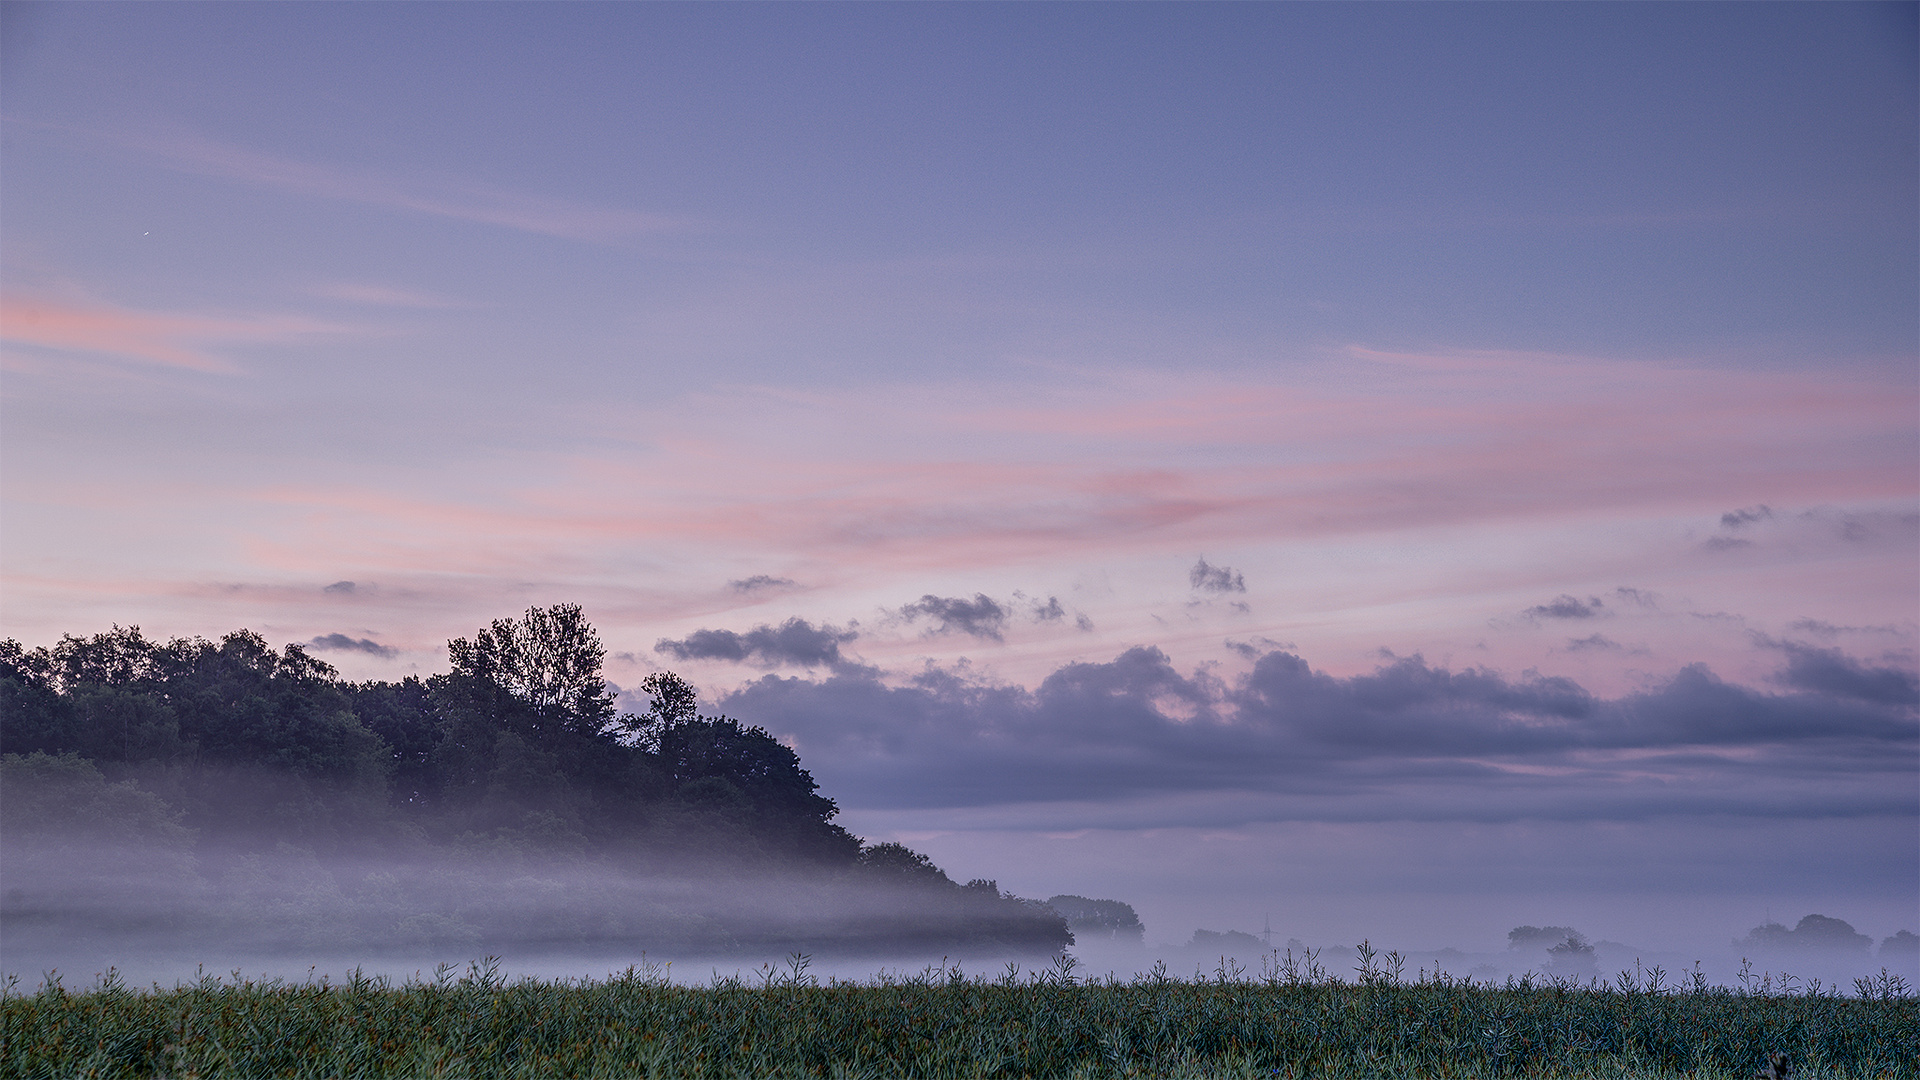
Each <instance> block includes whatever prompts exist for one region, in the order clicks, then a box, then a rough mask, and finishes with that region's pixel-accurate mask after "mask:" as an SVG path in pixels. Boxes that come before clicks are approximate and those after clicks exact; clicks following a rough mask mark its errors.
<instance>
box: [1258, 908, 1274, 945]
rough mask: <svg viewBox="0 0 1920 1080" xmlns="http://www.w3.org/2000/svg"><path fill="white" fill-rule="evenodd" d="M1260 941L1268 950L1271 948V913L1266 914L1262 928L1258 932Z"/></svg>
mask: <svg viewBox="0 0 1920 1080" xmlns="http://www.w3.org/2000/svg"><path fill="white" fill-rule="evenodd" d="M1260 940H1261V941H1264V942H1266V943H1267V948H1269V949H1271V948H1273V912H1271V911H1269V912H1267V914H1266V917H1265V919H1264V920H1263V927H1262V929H1261V931H1260Z"/></svg>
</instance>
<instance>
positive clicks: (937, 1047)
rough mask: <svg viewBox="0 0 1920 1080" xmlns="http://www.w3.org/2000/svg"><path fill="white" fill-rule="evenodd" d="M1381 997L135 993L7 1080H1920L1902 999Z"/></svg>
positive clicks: (1639, 981) (412, 989)
mask: <svg viewBox="0 0 1920 1080" xmlns="http://www.w3.org/2000/svg"><path fill="white" fill-rule="evenodd" d="M1363 957H1365V958H1366V962H1365V966H1364V967H1363V969H1362V970H1361V971H1360V972H1359V976H1360V977H1359V978H1358V980H1357V981H1353V982H1344V981H1341V980H1338V979H1334V978H1329V977H1328V976H1327V975H1326V973H1325V972H1323V971H1321V970H1319V968H1318V966H1317V965H1316V964H1313V963H1312V962H1311V961H1309V962H1308V963H1307V964H1306V965H1304V966H1303V965H1301V964H1298V963H1296V962H1294V960H1293V958H1291V957H1288V958H1287V959H1286V960H1285V961H1281V962H1278V963H1270V964H1268V965H1266V967H1265V969H1264V970H1263V972H1262V973H1261V975H1259V976H1249V975H1248V974H1247V973H1245V972H1244V971H1242V970H1240V969H1239V968H1237V967H1236V966H1235V965H1233V964H1232V963H1231V962H1230V961H1222V962H1221V965H1220V967H1219V969H1218V970H1217V971H1216V973H1215V977H1213V978H1209V979H1196V980H1192V981H1188V980H1182V979H1177V978H1169V977H1167V976H1166V975H1165V974H1164V972H1161V971H1156V972H1153V973H1149V974H1148V975H1145V976H1141V977H1136V978H1133V979H1131V980H1126V981H1122V980H1119V979H1115V978H1111V977H1108V978H1105V979H1084V980H1083V979H1080V978H1077V977H1076V976H1075V973H1074V970H1073V966H1072V962H1071V961H1070V960H1065V959H1063V960H1062V961H1060V962H1058V963H1056V965H1055V966H1054V967H1052V968H1050V969H1046V970H1041V971H1037V972H1022V971H1019V970H1018V969H1014V968H1008V969H1007V970H1004V971H1002V972H1000V973H998V974H997V975H994V976H982V975H974V974H970V973H967V972H964V971H962V970H960V969H958V968H951V967H943V968H938V969H934V968H929V969H926V970H923V971H921V972H920V973H918V974H915V975H910V976H888V975H882V976H879V977H876V978H875V979H873V980H871V981H866V982H860V983H850V982H840V981H829V982H827V983H825V984H822V983H820V982H819V981H818V980H816V979H814V978H812V977H811V976H809V975H808V974H807V971H806V967H807V964H806V960H805V958H804V957H800V956H796V957H794V958H793V959H792V960H791V961H790V962H789V964H788V966H787V967H785V968H779V969H776V968H773V967H771V966H769V967H766V968H763V969H762V970H761V971H760V972H759V974H758V975H757V976H755V977H752V978H741V977H739V976H733V977H726V978H722V977H718V976H716V977H715V978H714V979H712V980H711V981H710V982H709V983H707V984H705V985H696V986H687V985H677V984H675V983H674V982H672V981H670V980H669V979H667V978H666V977H665V971H664V970H663V969H660V968H647V969H644V970H643V969H628V970H627V971H626V972H624V973H621V974H619V975H615V976H612V977H610V978H608V979H606V980H602V981H579V982H572V981H557V982H540V981H534V980H520V981H508V980H507V979H505V978H504V977H502V976H501V975H500V974H499V969H498V966H497V965H495V964H492V963H489V962H481V963H476V964H474V965H471V966H470V968H469V969H468V971H467V972H466V973H465V975H464V976H461V977H457V978H456V977H455V976H454V974H453V972H452V970H451V969H449V968H441V969H440V970H439V971H437V972H436V973H435V975H434V976H433V977H431V978H429V979H415V980H410V981H409V982H407V983H404V984H401V985H394V984H391V983H389V982H388V981H386V980H383V979H366V978H360V977H353V978H350V979H348V980H347V981H346V982H344V983H331V982H329V981H327V980H325V979H320V980H314V981H309V982H305V983H299V984H290V983H283V982H278V981H266V982H250V981H247V980H243V979H239V978H237V977H236V978H232V979H221V978H216V977H212V976H208V977H204V978H202V979H200V980H199V981H198V982H197V983H193V984H186V985H181V986H178V987H175V988H173V989H170V990H163V989H159V988H154V989H151V990H147V991H137V990H133V989H130V988H129V987H127V986H125V985H124V984H122V983H121V982H120V981H119V980H118V979H117V978H116V977H115V976H113V975H112V973H109V974H108V976H107V977H105V978H104V979H102V980H101V981H100V982H99V983H98V984H97V985H95V986H93V987H90V988H88V989H85V990H83V991H69V990H67V989H64V988H62V987H61V986H59V985H58V982H57V981H49V982H48V983H47V984H45V985H43V986H42V987H41V988H40V989H38V990H37V991H34V992H32V993H27V992H23V991H22V990H21V989H20V988H19V986H18V984H17V983H9V984H8V985H7V988H6V995H5V998H4V1000H0V1041H3V1042H4V1048H3V1049H0V1075H5V1076H8V1077H21V1078H26V1077H82V1076H86V1077H113V1076H127V1077H133V1076H168V1077H177V1076H202V1077H216V1076H219V1077H248V1078H253V1077H269V1076H288V1077H336V1076H446V1077H463V1076H488V1077H493V1076H499V1077H552V1076H608V1077H627V1076H675V1077H679V1076H686V1077H702V1076H715V1077H719V1076H819V1077H858V1076H870V1077H893V1076H927V1077H935V1076H939V1077H945V1076H956V1077H974V1076H979V1077H988V1076H1005V1077H1027V1076H1031V1077H1055V1076H1058V1077H1106V1076H1116V1077H1119V1076H1204V1077H1216V1076H1217V1077H1229V1076H1232V1077H1243V1076H1244V1077H1275V1076H1279V1077H1306V1076H1423V1077H1425V1076H1433V1077H1454V1076H1458V1077H1477V1076H1509V1075H1522V1076H1573V1077H1622V1078H1627V1077H1652V1076H1682V1075H1684V1076H1701V1077H1707V1076H1716V1077H1743V1078H1744V1077H1751V1076H1752V1075H1754V1073H1755V1071H1756V1070H1757V1069H1760V1068H1763V1067H1765V1066H1766V1065H1767V1064H1768V1063H1769V1062H1770V1060H1771V1059H1772V1058H1773V1055H1776V1054H1779V1055H1785V1063H1786V1064H1787V1065H1788V1066H1789V1067H1790V1068H1791V1070H1792V1074H1793V1075H1794V1076H1796V1077H1803V1078H1813V1077H1858V1078H1867V1077H1876V1078H1877V1077H1890V1078H1901V1077H1915V1076H1920V1006H1917V1004H1916V1002H1915V1000H1914V998H1913V997H1912V996H1911V995H1910V993H1909V992H1908V990H1907V988H1906V986H1905V985H1904V983H1903V982H1902V981H1901V980H1898V979H1886V978H1883V979H1881V980H1876V981H1867V980H1862V981H1861V982H1860V983H1859V984H1858V985H1857V986H1856V987H1855V988H1854V990H1855V992H1854V993H1851V994H1848V995H1846V996H1841V995H1839V994H1836V993H1834V992H1833V991H1832V989H1831V988H1829V989H1828V990H1827V991H1826V992H1814V991H1812V990H1811V989H1810V988H1806V987H1797V988H1795V992H1786V993H1783V992H1780V991H1779V988H1778V987H1776V986H1775V985H1773V984H1772V983H1771V982H1768V983H1766V984H1764V985H1763V984H1761V983H1759V982H1758V981H1750V982H1749V983H1748V984H1747V985H1744V986H1742V987H1739V988H1732V989H1729V988H1723V987H1713V986H1708V985H1707V984H1706V982H1705V980H1703V979H1683V980H1681V981H1680V982H1679V984H1678V985H1673V984H1671V983H1670V982H1669V980H1668V977H1667V975H1666V973H1664V972H1661V971H1658V970H1655V971H1648V972H1623V973H1622V974H1621V975H1620V976H1618V977H1616V979H1615V980H1613V981H1612V982H1610V983H1606V984H1602V983H1599V982H1597V981H1593V980H1590V981H1589V982H1588V983H1586V984H1585V985H1576V984H1574V983H1572V982H1571V981H1568V980H1560V981H1553V980H1549V981H1546V982H1544V983H1536V982H1534V981H1532V980H1519V981H1513V980H1510V981H1509V982H1507V983H1505V984H1503V985H1498V986H1495V985H1491V984H1476V983H1473V982H1470V981H1465V980H1458V979H1453V978H1450V977H1448V976H1445V975H1439V976H1431V975H1419V976H1416V977H1414V978H1412V979H1405V978H1402V977H1401V972H1400V971H1399V970H1398V969H1397V957H1394V956H1393V955H1392V954H1388V955H1387V956H1386V957H1384V958H1381V960H1380V962H1378V963H1375V962H1373V959H1372V957H1371V955H1370V954H1368V953H1366V952H1365V951H1363Z"/></svg>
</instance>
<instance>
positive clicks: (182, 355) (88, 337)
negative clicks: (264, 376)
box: [0, 297, 345, 374]
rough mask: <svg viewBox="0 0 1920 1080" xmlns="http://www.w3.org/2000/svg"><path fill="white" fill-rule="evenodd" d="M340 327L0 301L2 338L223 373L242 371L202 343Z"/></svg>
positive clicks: (25, 300)
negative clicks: (203, 346) (202, 345)
mask: <svg viewBox="0 0 1920 1080" xmlns="http://www.w3.org/2000/svg"><path fill="white" fill-rule="evenodd" d="M342 329H345V328H344V327H338V326H334V325H331V324H328V323H323V322H319V321H317V320H314V319H307V318H301V317H297V316H251V317H237V318H236V317H220V316H202V315H176V314H170V313H166V312H152V311H138V310H134V309H130V308H122V307H114V306H111V305H107V304H99V303H92V302H62V301H55V300H41V299H35V298H24V297H12V298H7V299H4V300H0V338H4V339H5V340H8V341H12V342H16V343H19V344H25V345H37V346H40V347H42V348H50V349H57V350H60V351H63V352H85V353H98V354H102V355H107V356H116V357H120V358H122V359H127V360H136V361H140V362H142V363H148V364H160V365H163V366H167V367H179V368H187V369H189V370H192V371H205V372H214V373H221V374H233V373H236V372H238V371H239V370H240V369H239V368H238V367H237V366H235V365H234V364H233V363H232V362H231V361H229V360H226V359H224V358H222V357H220V356H218V355H216V354H214V353H211V352H208V351H206V350H205V349H204V348H202V347H201V343H204V342H210V341H276V340H285V339H287V338H291V337H296V336H299V335H303V334H312V333H325V332H337V331H339V330H342Z"/></svg>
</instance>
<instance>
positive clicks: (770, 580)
mask: <svg viewBox="0 0 1920 1080" xmlns="http://www.w3.org/2000/svg"><path fill="white" fill-rule="evenodd" d="M727 587H728V588H730V589H732V590H733V591H734V592H737V593H745V594H747V595H749V596H751V595H753V594H755V593H764V592H781V591H784V590H787V589H797V588H799V587H800V586H799V583H798V582H796V581H794V580H793V579H792V578H783V577H774V576H772V575H770V574H755V575H753V576H752V577H748V578H741V579H740V580H738V581H729V582H727Z"/></svg>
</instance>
